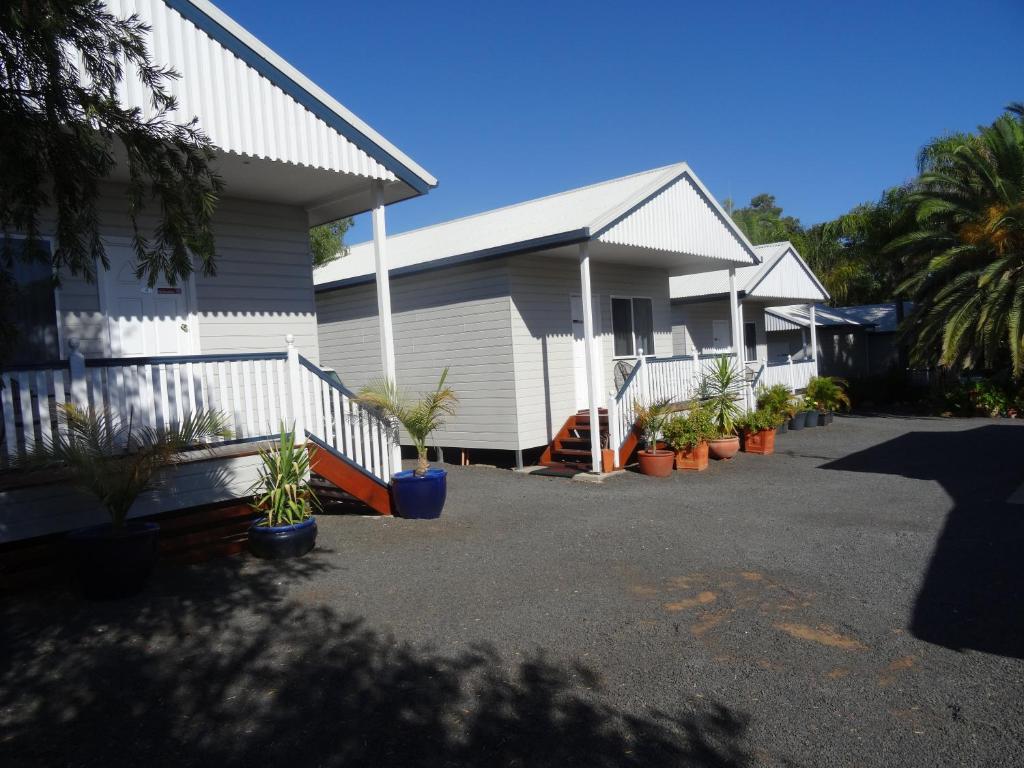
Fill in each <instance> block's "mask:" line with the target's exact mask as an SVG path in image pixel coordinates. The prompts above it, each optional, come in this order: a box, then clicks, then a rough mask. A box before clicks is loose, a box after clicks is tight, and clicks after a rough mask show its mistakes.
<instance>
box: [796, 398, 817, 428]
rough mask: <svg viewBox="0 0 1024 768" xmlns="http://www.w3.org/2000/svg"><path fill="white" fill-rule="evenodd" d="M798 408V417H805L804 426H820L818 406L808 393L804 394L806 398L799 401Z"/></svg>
mask: <svg viewBox="0 0 1024 768" xmlns="http://www.w3.org/2000/svg"><path fill="white" fill-rule="evenodd" d="M798 407H799V409H800V410H799V412H798V416H802V417H803V426H805V427H816V426H818V406H817V404H816V403H815V402H814V401H813V400H812V399H811V398H809V397H808V396H807V394H806V392H805V393H804V396H803V397H802V398H801V399H800V400H799V401H798Z"/></svg>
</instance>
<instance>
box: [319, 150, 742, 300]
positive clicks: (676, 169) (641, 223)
mask: <svg viewBox="0 0 1024 768" xmlns="http://www.w3.org/2000/svg"><path fill="white" fill-rule="evenodd" d="M585 240H591V241H594V242H596V243H598V244H604V245H607V246H621V247H620V248H619V250H623V249H629V248H635V249H642V250H644V251H648V252H655V251H656V252H661V253H668V254H674V253H677V254H681V255H685V256H687V257H692V258H694V259H707V260H709V263H715V262H716V261H717V262H719V263H723V264H740V265H744V264H751V263H754V262H756V257H755V255H754V250H753V246H752V245H751V244H750V242H749V241H748V240H747V239H746V237H745V236H744V235H743V233H742V232H741V231H740V230H739V228H738V227H736V225H735V224H734V223H733V222H732V220H731V219H730V218H729V216H728V215H727V214H726V213H725V211H724V210H722V208H721V206H719V204H718V203H717V201H715V199H714V198H713V197H712V196H711V194H710V193H709V192H708V191H707V189H706V188H705V187H704V185H703V184H702V183H701V182H700V180H699V179H698V178H697V176H696V175H695V174H694V173H693V171H692V170H690V168H689V166H688V165H687V164H686V163H677V164H675V165H669V166H665V167H663V168H655V169H653V170H650V171H644V172H643V173H636V174H633V175H631V176H623V177H621V178H618V179H612V180H610V181H605V182H601V183H599V184H592V185H590V186H586V187H581V188H579V189H573V190H569V191H568V192H560V193H558V194H555V195H549V196H547V197H541V198H537V199H535V200H529V201H526V202H523V203H518V204H516V205H509V206H506V207H503V208H497V209H495V210H491V211H486V212H484V213H478V214H475V215H472V216H467V217H464V218H461V219H455V220H453V221H448V222H444V223H442V224H435V225H432V226H429V227H424V228H422V229H415V230H412V231H410V232H404V233H402V234H398V235H393V236H391V237H389V238H388V241H387V255H388V265H389V268H390V271H391V272H392V273H396V272H397V273H398V274H402V273H406V272H410V271H416V270H417V269H428V268H436V267H439V266H446V265H449V264H452V263H461V262H464V261H470V260H474V259H482V258H489V257H493V256H500V255H509V254H513V253H526V252H536V251H541V250H548V249H552V248H557V247H561V246H566V245H570V244H573V243H580V242H583V241H585ZM373 272H374V253H373V243H372V242H366V243H360V244H358V245H355V246H352V248H351V249H350V252H349V254H348V255H347V256H346V257H344V258H342V259H338V260H337V261H335V262H332V263H331V264H328V265H327V266H326V267H323V268H321V269H318V270H317V271H316V272H315V273H314V280H315V282H316V284H317V289H318V290H328V289H330V288H335V287H340V286H341V285H348V284H353V283H355V282H362V281H363V280H365V279H367V278H369V277H370V276H371V275H372V274H373Z"/></svg>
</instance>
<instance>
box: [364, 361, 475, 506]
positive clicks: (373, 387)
mask: <svg viewBox="0 0 1024 768" xmlns="http://www.w3.org/2000/svg"><path fill="white" fill-rule="evenodd" d="M447 379H448V369H447V368H445V369H444V371H442V372H441V379H440V381H438V383H437V388H436V389H435V390H434V391H433V392H428V393H426V394H424V395H422V396H420V397H419V399H412V398H410V397H409V396H407V395H405V394H403V393H401V392H400V391H399V390H398V387H397V386H396V385H395V383H394V382H393V381H389V380H383V381H378V382H375V383H373V384H369V385H367V386H365V387H363V389H362V390H361V391H360V392H359V397H358V400H359V402H360V403H362V404H363V405H365V406H368V407H370V408H376V409H377V410H379V411H380V412H381V413H382V414H383V415H384V416H385V418H387V419H388V420H389V421H390V423H391V429H392V432H393V433H394V435H395V437H396V439H397V435H398V431H399V427H401V428H402V429H404V430H405V432H406V434H408V435H409V439H410V440H412V444H413V445H414V446H415V448H416V468H415V469H411V470H402V471H401V472H396V473H395V474H394V475H393V476H392V478H391V500H392V503H393V504H394V506H395V512H396V513H397V514H398V516H399V517H407V518H417V519H431V518H436V517H440V515H441V510H442V509H444V501H445V497H446V496H447V494H448V481H447V478H448V473H447V472H446V471H445V470H443V469H440V468H438V467H434V468H432V467H431V466H430V464H429V462H428V461H427V441H428V440H429V439H430V436H431V435H432V434H433V433H434V431H435V430H437V429H438V428H439V427H441V426H442V425H443V424H444V421H445V417H447V416H454V415H455V407H456V405H457V403H458V402H459V398H458V397H457V396H456V394H455V390H453V389H452V388H451V387H449V386H447V385H446V384H445V381H446V380H447Z"/></svg>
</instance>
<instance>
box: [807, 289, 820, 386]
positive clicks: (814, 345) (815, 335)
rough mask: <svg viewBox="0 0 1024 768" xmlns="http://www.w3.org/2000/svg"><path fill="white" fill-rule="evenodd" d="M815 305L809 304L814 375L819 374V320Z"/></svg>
mask: <svg viewBox="0 0 1024 768" xmlns="http://www.w3.org/2000/svg"><path fill="white" fill-rule="evenodd" d="M814 315H815V312H814V305H813V304H808V305H807V317H808V319H809V320H810V323H811V357H812V358H813V359H814V375H815V376H817V375H818V322H817V319H816V318H815V316H814Z"/></svg>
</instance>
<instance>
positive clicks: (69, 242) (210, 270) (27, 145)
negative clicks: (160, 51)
mask: <svg viewBox="0 0 1024 768" xmlns="http://www.w3.org/2000/svg"><path fill="white" fill-rule="evenodd" d="M149 32H150V30H149V27H148V26H147V25H145V24H144V23H142V22H141V21H140V20H139V18H138V17H137V16H136V15H132V16H129V17H128V18H126V19H122V18H118V17H117V16H115V15H113V14H112V13H110V12H109V11H107V9H106V5H105V4H104V3H103V2H101V0H46V2H42V1H40V2H15V3H6V4H4V6H3V10H2V11H0V51H2V52H3V55H2V56H0V130H2V136H3V139H2V141H0V178H2V179H3V184H0V230H2V232H3V233H4V234H6V233H8V232H11V231H15V232H18V233H21V234H24V235H26V236H27V237H28V239H29V246H30V248H29V250H31V245H32V243H34V242H36V241H37V239H38V237H39V234H40V230H39V227H40V223H39V217H40V215H41V213H42V212H44V211H47V210H49V209H50V208H51V207H52V208H53V209H54V213H55V217H56V222H55V232H54V234H55V235H56V238H55V240H56V243H57V244H58V247H57V248H56V250H55V251H54V253H53V266H54V267H55V268H67V269H68V270H69V271H70V272H71V273H72V274H81V275H84V276H85V277H86V278H87V279H90V280H92V279H94V278H95V264H96V263H97V262H99V263H101V264H102V265H103V267H104V268H109V266H110V265H109V262H108V261H107V257H106V254H105V252H104V248H103V243H102V241H101V239H100V214H99V209H98V207H97V203H98V199H99V194H100V184H101V183H102V182H104V181H105V180H106V179H108V178H109V177H110V175H111V173H112V171H113V170H114V167H115V166H116V165H120V166H121V167H122V168H123V171H124V174H125V177H126V178H127V180H128V185H127V198H128V199H127V205H126V211H125V212H126V213H127V215H128V218H129V220H130V222H131V226H132V230H133V240H134V247H135V252H136V260H137V264H138V276H139V278H140V279H141V278H146V279H147V280H148V282H149V285H151V286H152V285H154V284H155V283H156V281H157V279H158V277H159V276H160V275H163V276H164V277H165V278H166V279H167V280H168V282H170V283H172V284H173V283H175V282H177V281H178V280H181V279H184V278H186V277H187V276H188V275H190V274H191V273H192V271H193V264H194V260H195V261H198V263H199V265H200V266H201V268H202V271H203V273H204V274H207V275H212V274H214V271H215V270H214V259H215V255H216V254H215V248H214V236H213V231H212V227H211V220H212V216H213V212H214V208H215V206H216V202H217V199H218V197H219V194H220V192H221V190H222V188H223V182H222V181H221V179H220V177H219V176H218V175H217V173H216V172H215V171H214V170H213V167H212V165H211V160H212V159H213V157H214V147H213V145H212V144H211V143H210V141H209V139H208V138H207V137H206V136H205V135H204V134H203V133H202V132H201V131H200V130H199V128H198V125H197V123H196V121H195V120H193V121H192V122H190V123H186V124H177V123H175V122H173V121H172V120H171V119H170V118H169V115H171V114H172V113H173V112H174V110H175V109H177V103H176V100H175V98H174V96H173V95H172V93H171V91H170V89H169V82H170V81H172V80H174V79H176V78H177V77H178V74H177V73H176V72H174V71H173V70H171V69H168V68H166V67H161V66H158V65H155V64H153V62H152V61H151V60H150V58H149V53H148V51H147V44H146V38H147V36H148V34H149ZM80 68H81V71H82V74H81V75H80ZM128 73H131V74H132V75H133V76H134V77H136V78H137V79H138V81H139V82H140V83H141V85H142V88H143V89H144V90H145V91H146V92H148V94H149V100H150V103H151V105H152V110H151V112H152V113H151V115H150V116H149V117H145V116H144V115H143V113H142V111H141V110H140V109H138V108H125V107H122V106H121V105H120V103H119V101H118V98H117V94H118V90H119V84H121V83H122V81H123V80H124V79H125V77H126V75H127V74H128ZM147 205H151V207H152V210H153V212H154V213H155V215H156V217H157V225H156V227H154V228H153V230H152V232H148V233H144V232H143V231H142V230H141V229H140V223H139V219H140V217H141V216H142V214H143V213H144V211H145V210H146V208H147ZM3 258H4V260H5V261H6V262H7V263H5V264H4V267H5V268H6V269H5V271H7V272H8V273H9V269H10V263H9V259H10V258H11V254H10V253H9V252H8V253H5V254H3ZM8 277H9V275H8Z"/></svg>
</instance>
